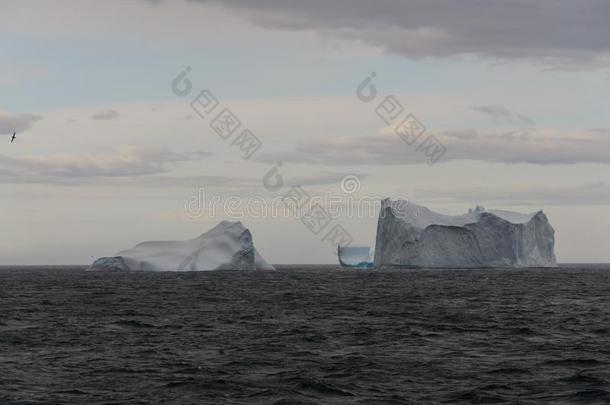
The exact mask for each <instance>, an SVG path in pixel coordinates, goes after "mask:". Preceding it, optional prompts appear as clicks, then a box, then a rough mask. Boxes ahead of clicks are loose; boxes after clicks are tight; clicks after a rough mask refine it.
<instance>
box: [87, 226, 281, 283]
mask: <svg viewBox="0 0 610 405" xmlns="http://www.w3.org/2000/svg"><path fill="white" fill-rule="evenodd" d="M222 269H230V270H274V268H273V266H272V265H270V264H269V263H267V262H266V261H265V259H263V257H262V256H261V255H260V254H259V253H258V251H257V250H256V248H255V247H254V244H253V242H252V235H251V234H250V231H249V230H248V229H246V228H245V227H244V226H243V225H242V223H241V222H231V221H222V222H221V223H219V224H218V225H216V227H214V228H213V229H211V230H210V231H208V232H206V233H204V234H202V235H201V236H199V237H197V238H195V239H191V240H187V241H167V242H143V243H140V244H138V245H136V246H135V247H134V248H132V249H129V250H124V251H122V252H119V253H117V254H116V256H115V257H102V258H100V259H97V260H96V261H95V262H94V263H93V264H92V265H91V266H90V267H89V270H136V271H138V270H144V271H203V270H222Z"/></svg>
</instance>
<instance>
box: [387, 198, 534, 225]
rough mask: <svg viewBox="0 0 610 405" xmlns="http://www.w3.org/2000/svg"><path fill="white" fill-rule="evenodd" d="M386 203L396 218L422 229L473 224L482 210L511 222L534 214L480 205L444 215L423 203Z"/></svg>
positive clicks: (403, 201)
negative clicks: (492, 208) (486, 207)
mask: <svg viewBox="0 0 610 405" xmlns="http://www.w3.org/2000/svg"><path fill="white" fill-rule="evenodd" d="M387 204H389V205H390V206H391V207H392V212H393V213H394V215H395V216H396V217H397V218H401V219H404V220H407V221H408V222H409V223H410V224H411V225H412V226H415V227H417V228H422V229H423V228H426V227H428V226H430V225H444V226H464V225H466V224H473V223H475V222H477V221H478V220H479V218H480V216H481V214H482V213H484V212H487V213H490V214H494V215H496V216H498V217H500V218H502V219H504V220H506V221H508V222H511V223H513V224H525V223H527V222H529V220H530V219H532V218H533V217H534V215H536V212H533V213H531V214H522V213H519V212H513V211H504V210H486V209H485V208H484V207H482V206H480V205H478V206H477V207H476V208H471V209H469V210H468V212H467V213H466V214H462V215H446V214H441V213H439V212H435V211H432V210H430V209H429V208H427V207H424V206H423V205H417V204H414V203H412V202H411V201H408V200H394V201H389V202H388V203H387Z"/></svg>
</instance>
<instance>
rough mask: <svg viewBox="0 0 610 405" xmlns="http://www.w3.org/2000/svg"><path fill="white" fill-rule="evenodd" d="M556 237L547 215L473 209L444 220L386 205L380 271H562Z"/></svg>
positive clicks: (405, 205)
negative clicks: (449, 268) (558, 264)
mask: <svg viewBox="0 0 610 405" xmlns="http://www.w3.org/2000/svg"><path fill="white" fill-rule="evenodd" d="M554 245H555V231H554V230H553V227H552V226H551V224H550V223H549V221H548V219H547V217H546V215H545V214H544V213H543V212H542V211H538V212H536V213H533V214H520V213H516V212H511V211H501V210H485V208H483V207H480V206H479V207H476V208H475V209H470V210H469V212H468V213H466V214H463V215H455V216H451V215H443V214H440V213H437V212H434V211H431V210H429V209H428V208H426V207H423V206H421V205H417V204H413V203H411V202H409V201H406V200H396V201H392V200H390V199H385V200H383V201H382V203H381V210H380V213H379V220H378V222H377V239H376V246H375V267H384V266H401V267H459V268H468V267H556V266H557V261H556V258H555V252H554Z"/></svg>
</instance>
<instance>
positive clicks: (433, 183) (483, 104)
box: [0, 0, 610, 264]
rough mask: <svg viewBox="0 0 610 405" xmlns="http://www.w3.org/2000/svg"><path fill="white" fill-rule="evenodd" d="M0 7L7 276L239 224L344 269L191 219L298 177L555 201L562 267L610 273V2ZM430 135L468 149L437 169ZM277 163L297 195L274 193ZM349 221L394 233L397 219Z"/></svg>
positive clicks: (393, 193)
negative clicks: (256, 142) (430, 155)
mask: <svg viewBox="0 0 610 405" xmlns="http://www.w3.org/2000/svg"><path fill="white" fill-rule="evenodd" d="M0 15H2V16H3V22H2V24H1V25H0V56H1V57H2V59H1V61H0V137H1V138H0V183H1V185H2V186H1V188H0V224H1V226H2V232H1V233H0V264H87V263H89V262H90V261H92V259H93V258H96V257H99V256H104V255H111V254H113V253H116V252H117V251H119V250H122V249H125V248H129V247H131V246H133V245H135V244H136V243H138V242H141V241H143V240H151V239H152V240H158V239H161V240H168V239H188V238H192V237H195V236H197V235H198V234H200V233H202V232H204V231H206V230H208V229H209V228H211V227H212V226H214V225H215V224H216V223H217V222H218V221H220V220H222V219H240V220H242V222H244V224H245V225H246V226H247V227H249V228H250V229H251V230H252V232H253V235H254V242H255V244H256V246H257V248H258V250H259V251H260V252H261V253H262V254H263V256H265V257H266V258H267V259H268V260H269V261H271V262H274V263H334V262H335V261H336V258H335V256H334V254H333V252H334V248H333V247H332V246H331V245H330V244H329V243H328V242H327V241H323V239H324V234H325V233H326V231H324V232H321V233H320V234H318V235H314V234H313V233H312V232H310V230H309V229H308V228H307V227H306V226H305V225H304V224H303V223H301V221H299V219H298V218H294V217H291V216H286V217H282V218H263V217H262V215H249V213H248V212H247V210H246V207H245V206H242V207H240V208H237V209H234V210H233V213H226V212H224V213H223V210H222V209H216V210H215V212H214V213H213V215H210V214H211V213H210V212H205V213H204V214H202V215H199V216H198V215H193V212H192V211H191V215H187V213H186V212H185V205H187V206H188V202H189V201H191V202H192V201H193V200H192V199H193V198H195V196H197V195H198V190H199V189H204V190H205V200H207V201H209V200H211V199H212V198H214V197H217V198H218V199H220V200H221V201H223V202H224V201H227V200H228V199H231V198H236V199H241V201H252V199H253V198H264V199H266V200H267V201H271V200H272V199H274V198H276V197H278V196H281V195H284V194H286V192H288V190H289V189H290V188H291V187H292V186H294V185H300V186H302V187H303V189H305V190H306V191H307V193H308V194H309V195H311V196H328V195H331V196H333V197H336V198H338V199H340V200H341V201H342V204H348V202H349V201H350V199H351V200H358V199H367V198H382V197H392V198H407V199H410V200H412V201H414V202H416V203H420V204H424V205H427V206H429V207H431V208H432V209H435V210H439V211H443V212H447V213H454V214H457V213H462V212H465V211H466V210H467V209H468V208H470V207H474V206H476V205H483V206H486V207H489V208H497V209H509V210H517V211H524V212H533V211H537V210H539V209H543V210H544V212H545V213H546V214H547V215H548V217H549V219H550V221H551V223H552V224H553V225H554V227H555V230H556V251H557V255H558V259H559V260H560V261H564V262H595V261H605V262H610V237H608V235H609V234H610V170H608V169H609V168H610V115H609V114H608V112H609V111H610V97H609V94H610V41H608V38H610V24H608V21H610V3H609V2H607V1H605V0H583V1H578V2H574V1H569V0H538V1H526V0H511V1H508V0H507V1H489V0H462V1H459V2H457V1H452V0H378V1H365V0H307V1H303V0H301V1H297V0H256V1H254V0H218V1H216V0H207V1H206V0H202V1H197V0H190V1H189V0H184V1H183V0H177V1H169V0H166V1H163V0H156V1H152V0H148V1H147V0H130V1H120V0H110V1H105V2H100V1H86V0H83V1H76V0H74V1H69V0H58V1H53V2H49V1H42V0H41V1H33V0H20V1H11V0H5V1H2V2H0ZM187 67H189V72H188V75H187V78H188V80H189V81H190V84H191V89H190V90H191V91H190V92H188V94H185V95H179V94H176V93H175V92H174V91H173V90H172V82H173V81H174V79H175V78H176V77H177V76H178V75H179V74H180V73H181V72H183V71H184V70H185V69H186V68H187ZM372 74H373V75H374V77H373V78H372V82H371V85H372V86H374V89H375V90H376V98H375V99H374V100H372V101H369V102H366V101H363V100H362V97H360V98H359V97H358V96H357V89H358V87H359V85H360V84H361V83H363V81H364V80H365V79H367V78H369V77H371V75H372ZM177 83H179V84H180V86H181V87H180V88H183V86H184V82H183V81H178V82H177ZM362 88H363V89H365V90H366V89H369V90H370V88H369V87H368V86H364V85H363V87H362ZM204 89H207V90H209V91H210V92H211V94H213V95H214V96H215V97H216V99H217V100H218V102H219V107H218V108H219V110H215V112H218V111H220V110H221V109H224V108H227V109H229V110H230V111H232V113H233V114H234V115H235V116H236V117H237V118H238V119H239V120H240V121H241V124H242V126H241V127H240V130H239V131H241V130H242V129H246V128H247V129H249V130H251V131H252V133H253V134H255V135H256V136H257V137H258V138H259V139H260V140H261V141H262V146H261V148H260V149H259V150H257V151H256V153H255V154H254V155H253V156H252V157H251V158H250V159H247V160H244V159H243V156H242V153H241V151H240V150H239V148H238V145H236V144H235V143H233V144H232V142H233V141H234V139H235V138H229V139H228V140H224V139H222V138H221V137H220V136H219V135H218V134H217V133H215V132H214V131H213V130H212V128H211V127H210V121H211V120H212V119H213V118H214V117H213V116H210V117H207V116H206V117H204V118H201V117H200V116H199V115H197V113H196V112H195V111H194V110H193V109H192V107H191V101H192V100H193V99H194V98H195V97H196V96H197V95H198V94H199V93H200V92H201V91H202V90H204ZM387 96H393V97H394V100H396V101H398V102H400V104H401V105H402V107H403V108H402V111H401V115H400V117H406V116H408V115H409V114H412V115H413V116H414V117H415V118H416V119H417V120H418V121H419V122H420V123H421V124H422V125H423V126H425V129H426V132H425V133H424V134H423V135H421V137H420V138H418V141H417V142H414V143H413V144H409V143H408V142H405V140H403V139H401V137H400V136H398V135H397V134H396V133H395V125H396V122H394V121H392V122H384V120H382V118H380V116H379V115H378V112H379V110H378V109H377V107H378V105H379V104H380V102H382V101H383V100H384V99H385V97H387ZM398 119H400V118H398ZM15 131H16V132H17V139H16V141H15V143H13V144H11V143H10V138H11V136H12V134H13V132H15ZM430 135H433V136H434V137H435V138H434V139H436V140H438V141H440V142H441V143H442V144H443V145H444V146H445V147H446V149H447V151H446V153H445V154H444V155H443V156H442V157H441V158H440V160H438V162H436V163H435V164H434V165H432V166H431V165H429V164H428V162H427V161H426V156H425V155H424V153H423V151H422V150H421V149H420V150H418V147H417V146H418V142H422V141H423V140H424V139H432V138H428V136H430ZM236 136H237V134H236ZM277 162H281V163H282V165H281V167H280V170H279V171H278V172H277V173H279V174H280V175H281V176H282V179H283V180H284V185H283V187H281V188H280V189H278V190H270V189H266V188H265V187H263V184H262V179H263V178H265V175H266V174H268V173H269V171H270V170H271V169H272V168H273V167H274V165H275V164H276V163H277ZM345 176H352V177H349V178H350V179H352V180H353V179H354V178H357V179H358V180H356V189H355V190H354V189H350V190H346V189H345V184H344V185H343V187H342V181H341V180H342V179H343V178H344V177H345ZM354 176H355V177H354ZM352 191H355V192H353V193H351V192H352ZM189 199H190V200H189ZM191 208H192V205H191ZM258 212H259V211H257V213H258ZM240 213H241V214H240ZM336 224H338V225H341V226H343V227H344V228H345V230H346V231H348V232H349V233H350V234H351V235H352V236H353V237H354V239H355V242H356V243H362V244H371V243H373V241H374V238H375V227H376V215H369V216H365V217H362V218H354V217H351V218H350V215H349V213H348V212H347V211H342V212H341V213H340V215H338V217H336V218H334V219H333V222H332V223H331V225H330V226H334V225H336Z"/></svg>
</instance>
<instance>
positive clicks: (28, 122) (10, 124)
mask: <svg viewBox="0 0 610 405" xmlns="http://www.w3.org/2000/svg"><path fill="white" fill-rule="evenodd" d="M41 119H42V116H40V115H36V114H11V113H9V112H6V111H2V110H0V135H12V134H13V132H22V131H25V130H28V129H30V128H31V127H32V124H33V123H35V122H36V121H40V120H41Z"/></svg>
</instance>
